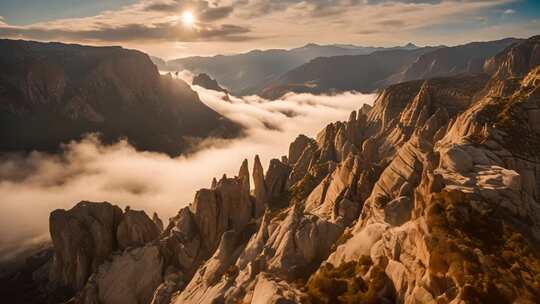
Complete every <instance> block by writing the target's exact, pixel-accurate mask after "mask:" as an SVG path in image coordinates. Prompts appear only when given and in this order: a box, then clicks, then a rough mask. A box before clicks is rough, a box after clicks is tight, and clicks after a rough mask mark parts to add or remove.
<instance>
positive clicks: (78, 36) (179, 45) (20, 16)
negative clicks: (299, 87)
mask: <svg viewBox="0 0 540 304" xmlns="http://www.w3.org/2000/svg"><path fill="white" fill-rule="evenodd" d="M186 14H187V15H186ZM186 16H189V17H188V19H190V20H188V21H187V22H186V18H185V17H186ZM539 27H540V3H539V2H538V1H534V0H330V1H328V0H308V1H298V0H280V1H271V0H210V1H206V0H111V1H83V0H75V1H73V0H72V1H70V0H51V1H47V3H44V1H37V0H31V1H6V0H3V1H0V37H1V38H11V39H26V40H38V41H61V42H69V43H81V44H88V45H121V46H124V47H127V48H134V49H139V50H142V51H145V52H147V53H149V54H151V55H155V56H159V57H163V58H165V59H172V58H179V57H186V56H193V55H200V56H205V55H215V54H231V53H239V52H246V51H249V50H253V49H268V48H293V47H298V46H301V45H304V44H306V43H319V44H333V43H345V44H357V45H363V46H368V45H373V46H395V45H403V44H406V43H408V42H413V43H416V44H419V45H438V44H445V45H453V44H460V43H465V42H470V41H485V40H490V39H499V38H504V37H509V36H514V37H523V38H525V37H529V36H531V35H533V34H535V30H537V29H538V28H539Z"/></svg>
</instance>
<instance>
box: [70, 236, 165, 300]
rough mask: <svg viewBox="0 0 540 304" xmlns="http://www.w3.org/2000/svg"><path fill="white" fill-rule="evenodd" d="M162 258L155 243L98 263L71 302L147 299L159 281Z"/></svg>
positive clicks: (151, 296)
mask: <svg viewBox="0 0 540 304" xmlns="http://www.w3.org/2000/svg"><path fill="white" fill-rule="evenodd" d="M162 267H163V260H162V257H161V255H160V252H159V248H158V247H156V246H146V247H138V248H132V249H128V250H126V251H124V252H123V253H122V254H118V255H114V256H112V257H111V261H107V262H105V263H103V264H102V265H100V267H99V268H98V270H97V271H96V272H95V273H94V274H93V275H92V276H91V277H90V278H89V280H88V283H87V284H86V286H85V287H84V289H83V290H82V291H81V292H80V293H79V294H78V295H77V296H76V298H75V299H74V300H72V302H74V303H77V304H93V303H103V304H117V303H150V301H151V300H152V298H153V296H154V291H155V290H156V288H157V287H158V285H159V284H160V283H161V281H162Z"/></svg>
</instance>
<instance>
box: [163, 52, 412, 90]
mask: <svg viewBox="0 0 540 304" xmlns="http://www.w3.org/2000/svg"><path fill="white" fill-rule="evenodd" d="M403 48H407V49H413V48H416V46H414V45H412V44H409V45H407V46H404V47H403ZM381 49H383V48H377V47H360V46H352V45H317V44H313V43H311V44H307V45H305V46H303V47H300V48H295V49H291V50H282V49H272V50H264V51H261V50H254V51H251V52H248V53H244V54H238V55H218V56H214V57H188V58H182V59H176V60H171V61H168V62H167V65H168V67H169V68H170V69H174V70H182V69H187V70H190V71H192V72H194V73H206V74H208V75H210V76H211V77H213V78H215V79H216V80H217V81H218V82H219V83H220V84H223V85H224V86H225V87H226V88H227V89H229V90H230V91H231V92H232V93H234V94H236V95H246V94H254V93H257V92H258V91H259V90H261V89H262V88H263V87H264V85H265V84H267V83H268V82H270V81H271V80H273V79H275V78H277V77H279V76H281V75H282V74H283V73H285V72H287V71H289V70H291V69H293V68H295V67H297V66H300V65H302V64H304V63H306V62H308V61H309V60H311V59H313V58H316V57H327V56H339V55H359V54H369V53H372V52H374V51H377V50H381Z"/></svg>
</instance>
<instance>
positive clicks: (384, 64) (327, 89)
mask: <svg viewBox="0 0 540 304" xmlns="http://www.w3.org/2000/svg"><path fill="white" fill-rule="evenodd" d="M517 41H519V40H518V39H514V38H507V39H502V40H497V41H488V42H473V43H468V44H464V45H459V46H454V47H443V46H441V47H423V48H415V49H409V50H383V51H376V52H373V53H371V54H367V55H356V56H335V57H327V58H316V59H314V60H311V61H310V62H308V63H306V64H304V65H302V66H300V67H298V68H295V69H293V70H291V71H289V72H287V73H285V74H284V75H283V76H281V77H280V78H279V79H277V80H276V81H273V82H272V83H270V84H268V85H267V86H266V87H265V88H264V89H263V90H262V91H261V92H260V95H262V96H263V97H266V98H277V97H280V96H282V95H283V94H285V93H287V92H310V93H318V94H320V93H331V92H335V91H338V92H339V91H348V90H355V91H360V92H372V91H374V90H378V89H382V88H385V87H387V86H388V85H391V84H395V83H399V82H404V81H409V80H415V79H429V78H433V77H446V76H453V75H458V74H461V73H481V72H482V71H483V66H484V63H485V62H486V60H488V59H489V58H491V57H492V56H494V55H495V54H497V53H499V52H500V51H502V50H504V49H505V48H506V47H508V46H509V45H511V44H513V43H515V42H517ZM330 71H331V72H330Z"/></svg>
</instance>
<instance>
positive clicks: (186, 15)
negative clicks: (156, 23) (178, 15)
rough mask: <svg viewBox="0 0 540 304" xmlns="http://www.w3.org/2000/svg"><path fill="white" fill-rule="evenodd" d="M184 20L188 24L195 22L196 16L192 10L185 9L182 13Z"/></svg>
mask: <svg viewBox="0 0 540 304" xmlns="http://www.w3.org/2000/svg"><path fill="white" fill-rule="evenodd" d="M182 22H183V23H184V25H186V26H192V25H193V23H195V16H193V13H192V12H191V11H185V12H184V13H183V14H182Z"/></svg>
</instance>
